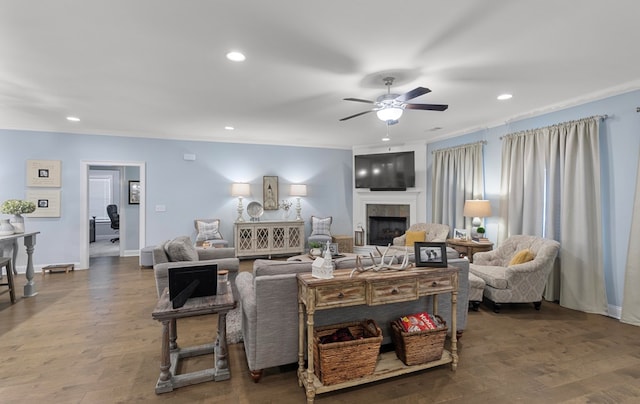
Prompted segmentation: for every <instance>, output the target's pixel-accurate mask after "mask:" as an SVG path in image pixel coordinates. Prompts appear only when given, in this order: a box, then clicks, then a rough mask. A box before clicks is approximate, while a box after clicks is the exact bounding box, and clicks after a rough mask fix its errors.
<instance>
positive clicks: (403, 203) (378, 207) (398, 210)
mask: <svg viewBox="0 0 640 404" xmlns="http://www.w3.org/2000/svg"><path fill="white" fill-rule="evenodd" d="M419 194H420V192H419V191H397V192H396V191H389V192H383V191H380V192H362V193H358V195H357V198H356V199H357V201H356V203H355V204H354V205H355V206H354V207H355V210H356V212H354V213H355V214H354V220H355V226H354V228H358V226H362V228H364V229H365V243H366V244H367V246H369V248H373V247H372V246H373V245H375V244H378V245H386V243H387V242H389V243H390V242H392V239H393V237H397V236H399V235H402V234H403V233H404V230H405V229H400V227H401V226H406V227H405V228H408V227H409V226H410V225H411V224H413V223H417V220H418V219H417V206H418V199H419ZM370 216H374V217H375V218H376V219H378V220H379V221H380V220H381V221H382V222H383V223H384V222H387V223H386V224H383V225H382V227H383V228H384V231H383V233H385V234H386V237H387V239H386V240H381V239H378V240H377V242H376V241H375V240H371V241H373V243H371V242H370V238H369V237H370V233H371V230H373V231H375V230H376V228H375V227H376V226H375V224H374V225H373V228H372V224H371V221H370ZM384 217H390V218H393V219H389V220H388V221H387V220H386V219H384ZM404 219H406V220H404ZM374 220H375V219H374ZM403 220H404V223H403ZM397 232H400V233H399V234H395V233H397ZM364 249H365V250H366V249H367V247H366V246H365V247H364Z"/></svg>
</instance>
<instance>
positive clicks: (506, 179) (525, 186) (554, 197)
mask: <svg viewBox="0 0 640 404" xmlns="http://www.w3.org/2000/svg"><path fill="white" fill-rule="evenodd" d="M599 124H600V117H591V118H585V119H581V120H578V121H572V122H566V123H562V124H558V125H554V126H550V127H547V128H541V129H535V130H531V131H525V132H519V133H515V134H511V135H507V136H505V138H504V143H503V147H502V174H501V175H502V177H501V181H502V182H501V201H500V202H501V203H500V215H501V218H502V222H501V224H500V228H499V235H498V242H501V241H502V240H504V239H505V238H507V237H509V236H510V235H513V234H530V235H535V236H540V237H546V238H550V239H555V240H558V241H559V242H560V255H559V259H558V260H557V262H556V268H555V270H554V271H553V272H552V273H551V274H550V275H549V280H548V282H547V288H546V291H545V296H544V297H545V299H548V300H559V301H560V304H561V305H562V306H564V307H568V308H571V309H575V310H580V311H584V312H588V313H598V314H607V298H606V291H605V284H604V265H603V257H602V238H601V233H602V217H601V195H600V149H599ZM560 263H561V264H562V265H561V266H560Z"/></svg>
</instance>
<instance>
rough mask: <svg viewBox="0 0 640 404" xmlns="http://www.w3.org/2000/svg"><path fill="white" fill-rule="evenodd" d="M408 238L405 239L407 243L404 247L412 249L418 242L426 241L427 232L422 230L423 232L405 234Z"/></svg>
mask: <svg viewBox="0 0 640 404" xmlns="http://www.w3.org/2000/svg"><path fill="white" fill-rule="evenodd" d="M405 235H406V238H405V243H404V245H406V246H408V247H412V246H413V243H415V242H416V241H424V240H425V237H426V236H427V232H426V231H424V230H422V231H408V232H406V233H405Z"/></svg>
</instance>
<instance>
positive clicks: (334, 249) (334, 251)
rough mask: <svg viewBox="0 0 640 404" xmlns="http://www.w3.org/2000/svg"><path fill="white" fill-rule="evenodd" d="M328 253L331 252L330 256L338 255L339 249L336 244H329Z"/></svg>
mask: <svg viewBox="0 0 640 404" xmlns="http://www.w3.org/2000/svg"><path fill="white" fill-rule="evenodd" d="M329 252H331V255H339V254H340V249H339V248H338V243H329Z"/></svg>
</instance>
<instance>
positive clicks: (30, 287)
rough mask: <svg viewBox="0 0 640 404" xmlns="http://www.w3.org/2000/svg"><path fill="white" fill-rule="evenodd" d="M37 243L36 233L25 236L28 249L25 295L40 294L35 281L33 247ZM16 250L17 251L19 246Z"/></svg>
mask: <svg viewBox="0 0 640 404" xmlns="http://www.w3.org/2000/svg"><path fill="white" fill-rule="evenodd" d="M16 244H17V241H16ZM35 244H36V236H35V234H34V235H31V236H25V238H24V246H25V247H26V250H27V271H26V274H25V275H26V277H27V283H26V284H25V285H24V297H32V296H35V295H37V294H38V292H37V291H36V283H35V282H34V281H33V249H34V246H35ZM14 251H17V246H16V248H15V250H14ZM14 262H15V261H14Z"/></svg>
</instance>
